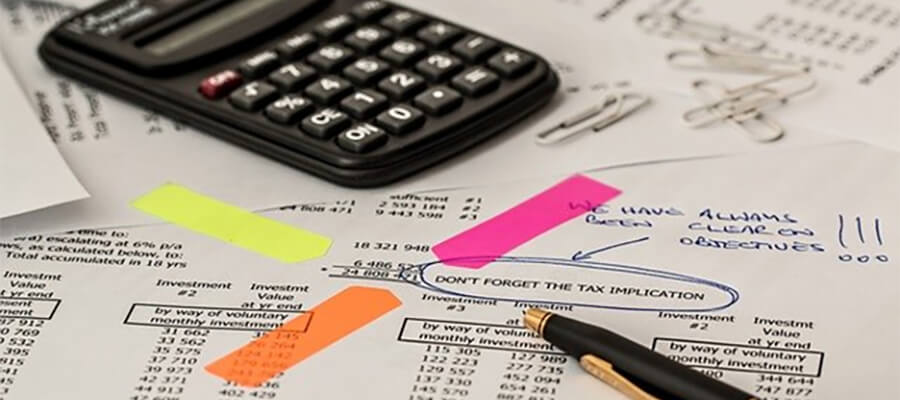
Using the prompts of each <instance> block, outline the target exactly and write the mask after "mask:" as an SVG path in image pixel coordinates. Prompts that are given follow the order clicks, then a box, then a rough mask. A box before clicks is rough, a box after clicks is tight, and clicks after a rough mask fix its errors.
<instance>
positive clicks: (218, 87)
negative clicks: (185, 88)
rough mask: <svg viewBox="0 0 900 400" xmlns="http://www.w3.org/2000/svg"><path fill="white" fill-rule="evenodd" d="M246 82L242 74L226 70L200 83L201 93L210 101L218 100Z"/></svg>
mask: <svg viewBox="0 0 900 400" xmlns="http://www.w3.org/2000/svg"><path fill="white" fill-rule="evenodd" d="M243 82H244V78H243V77H241V74H239V73H237V72H235V71H233V70H230V69H228V70H225V71H222V72H219V73H217V74H215V75H212V76H210V77H209V78H206V79H204V80H203V82H201V83H200V93H202V94H203V96H204V97H206V98H207V99H210V100H217V99H220V98H222V97H224V96H225V95H227V94H228V93H229V92H231V91H232V90H234V89H235V88H237V87H238V86H240V85H241V83H243Z"/></svg>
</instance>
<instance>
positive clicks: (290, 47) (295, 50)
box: [275, 33, 316, 61]
mask: <svg viewBox="0 0 900 400" xmlns="http://www.w3.org/2000/svg"><path fill="white" fill-rule="evenodd" d="M314 48H316V37H315V36H313V34H312V33H304V34H302V35H294V36H291V37H290V38H289V39H287V40H285V41H283V42H281V44H279V45H278V46H276V47H275V51H277V52H278V54H279V55H281V59H282V60H285V61H293V60H296V59H298V58H300V57H303V56H304V55H306V53H309V52H310V51H312V50H313V49H314Z"/></svg>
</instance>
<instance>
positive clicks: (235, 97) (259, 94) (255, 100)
mask: <svg viewBox="0 0 900 400" xmlns="http://www.w3.org/2000/svg"><path fill="white" fill-rule="evenodd" d="M276 97H278V89H276V88H275V86H272V85H270V84H268V83H265V82H253V83H249V84H246V85H244V86H243V87H242V88H240V89H238V90H237V91H235V92H234V93H232V94H231V96H229V97H228V99H229V101H231V104H232V105H234V106H235V107H237V108H239V109H241V110H244V111H256V110H259V109H260V108H262V107H263V106H264V105H266V104H269V102H271V101H272V100H274V99H275V98H276Z"/></svg>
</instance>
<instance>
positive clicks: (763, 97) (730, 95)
mask: <svg viewBox="0 0 900 400" xmlns="http://www.w3.org/2000/svg"><path fill="white" fill-rule="evenodd" d="M794 81H796V82H794ZM695 83H696V82H695ZM786 83H787V84H793V85H794V86H788V85H787V84H786ZM779 84H782V85H785V86H787V87H779V86H778V85H779ZM816 85H817V82H816V79H815V78H813V77H812V76H811V75H810V74H809V73H806V72H800V73H786V74H781V75H776V76H773V77H770V78H766V79H763V80H760V81H758V82H754V83H751V84H749V85H745V86H741V87H737V88H734V89H729V90H728V91H727V95H726V96H725V97H722V98H720V99H718V100H716V101H713V102H710V103H708V104H704V105H702V106H699V107H696V108H692V109H690V110H688V111H686V112H685V113H684V114H682V116H681V119H682V121H683V122H684V123H685V124H687V125H688V126H690V127H692V128H700V127H704V126H708V125H711V124H714V123H716V122H721V121H724V120H726V119H729V118H741V117H746V116H747V115H752V112H753V111H762V110H763V109H764V108H766V107H771V106H774V105H782V104H786V103H787V102H788V101H790V100H791V99H792V98H794V97H797V96H799V95H802V94H804V93H807V92H809V91H811V90H813V89H815V87H816Z"/></svg>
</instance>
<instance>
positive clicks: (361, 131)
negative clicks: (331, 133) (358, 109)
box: [337, 123, 388, 153]
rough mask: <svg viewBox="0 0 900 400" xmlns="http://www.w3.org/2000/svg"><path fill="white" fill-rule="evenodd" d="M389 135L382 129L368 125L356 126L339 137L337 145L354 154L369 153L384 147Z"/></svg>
mask: <svg viewBox="0 0 900 400" xmlns="http://www.w3.org/2000/svg"><path fill="white" fill-rule="evenodd" d="M387 141H388V135H387V133H385V132H384V131H383V130H381V128H379V127H377V126H375V125H372V124H367V123H362V124H357V125H354V126H353V127H352V128H350V129H347V130H345V131H344V132H343V133H341V135H340V136H338V139H337V144H338V146H340V147H341V148H342V149H344V150H347V151H349V152H352V153H368V152H370V151H372V150H375V149H377V148H379V147H381V146H383V145H384V144H385V143H387Z"/></svg>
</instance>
